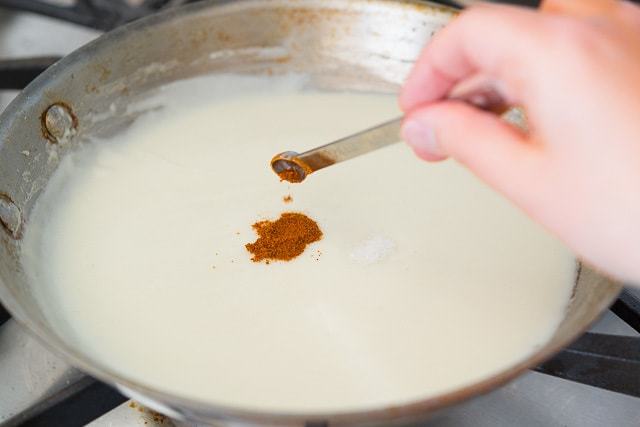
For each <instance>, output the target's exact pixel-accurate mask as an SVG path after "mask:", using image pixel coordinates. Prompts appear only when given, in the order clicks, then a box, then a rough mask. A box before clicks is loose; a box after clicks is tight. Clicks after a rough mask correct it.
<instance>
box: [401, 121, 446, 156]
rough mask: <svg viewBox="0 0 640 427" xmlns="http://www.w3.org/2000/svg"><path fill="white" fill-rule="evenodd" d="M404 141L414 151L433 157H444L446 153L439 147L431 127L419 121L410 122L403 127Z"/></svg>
mask: <svg viewBox="0 0 640 427" xmlns="http://www.w3.org/2000/svg"><path fill="white" fill-rule="evenodd" d="M402 139H404V140H405V141H406V142H407V143H408V144H409V145H410V146H411V148H413V150H414V151H417V152H420V153H425V152H426V153H429V154H431V155H433V156H443V155H444V152H443V151H442V149H441V148H440V147H439V146H438V142H437V141H436V134H435V132H434V131H433V129H431V128H430V127H429V126H427V125H425V124H424V123H422V122H420V121H417V120H408V121H407V122H406V123H405V124H404V125H403V126H402Z"/></svg>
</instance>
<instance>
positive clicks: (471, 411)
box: [0, 0, 640, 427]
mask: <svg viewBox="0 0 640 427" xmlns="http://www.w3.org/2000/svg"><path fill="white" fill-rule="evenodd" d="M62 1H64V0H62ZM522 3H531V1H527V0H522ZM99 34H100V32H99V31H96V30H92V29H88V28H85V27H80V26H77V25H73V24H69V23H64V22H61V21H56V20H53V19H50V18H44V17H41V16H36V15H32V14H29V13H23V12H8V11H4V10H1V9H0V59H4V58H20V57H31V56H38V55H64V54H66V53H69V52H71V51H72V50H74V49H76V48H77V47H79V46H81V45H83V44H85V43H86V42H88V41H90V40H92V39H93V38H95V37H97V36H98V35H99ZM16 94H17V92H16V91H1V92H0V111H1V110H2V109H4V108H5V107H6V105H7V104H8V103H9V102H10V100H11V99H12V98H13V97H14V96H15V95H16ZM6 317H7V316H6V313H3V310H2V308H1V307H0V323H1V322H2V321H3V319H4V318H6ZM593 331H595V332H601V333H609V334H617V335H629V336H637V335H638V334H637V332H636V331H635V330H634V329H632V328H631V327H629V325H627V324H626V323H625V322H623V321H622V320H620V318H618V317H617V316H616V315H614V314H613V313H611V312H607V313H606V314H605V316H604V317H603V318H602V319H601V320H600V322H599V323H598V324H596V325H595V326H594V328H593ZM35 365H39V366H45V368H44V369H42V368H38V369H35V368H34V367H33V366H35ZM83 378H84V377H83V376H82V374H80V373H78V372H77V371H75V370H74V369H72V368H70V367H68V366H67V365H66V364H65V363H64V362H63V361H61V360H59V359H58V358H57V357H55V356H53V355H51V354H50V353H49V352H48V351H46V350H45V349H43V348H42V347H41V346H40V345H39V344H38V343H37V342H35V341H33V340H32V339H31V338H29V337H28V336H25V335H24V334H23V333H22V331H21V330H20V327H19V326H18V325H16V324H15V322H13V321H8V322H5V323H4V324H1V325H0V426H1V425H9V422H11V424H12V425H25V426H58V425H65V426H73V425H85V424H88V423H89V425H91V426H94V427H102V426H105V427H106V426H129V425H130V426H140V425H147V426H153V425H158V426H171V425H178V424H177V423H175V422H174V421H171V420H169V419H166V418H165V417H161V416H158V414H155V413H153V412H152V411H148V410H146V409H145V408H143V407H141V406H140V405H138V404H137V403H135V402H132V401H129V400H127V399H126V398H124V397H122V396H121V395H119V394H118V393H117V392H116V391H115V390H112V389H111V388H109V387H107V386H105V385H103V384H100V383H97V382H94V381H92V380H89V379H86V378H85V379H83ZM638 380H639V381H640V379H638ZM43 384H44V386H43ZM65 384H67V385H68V384H79V385H78V386H77V387H76V388H77V389H81V390H82V391H81V392H79V393H75V392H77V391H78V390H75V389H73V390H69V387H67V388H66V389H65V387H64V385H65ZM43 390H45V394H46V391H47V390H48V391H52V390H53V391H54V392H53V393H51V394H52V395H53V396H56V395H60V393H59V392H58V393H57V394H56V392H55V390H65V391H64V393H66V394H70V395H71V397H66V396H62V395H60V396H59V398H60V400H61V401H62V403H59V404H57V405H53V406H52V408H51V409H48V410H47V411H45V412H43V413H42V414H41V415H39V416H36V417H33V418H30V419H28V420H26V421H24V419H26V417H23V418H20V417H16V415H19V414H20V413H21V412H23V411H28V410H29V408H32V407H33V406H34V405H35V404H36V402H37V401H38V400H39V398H41V397H42V396H39V395H38V393H40V394H42V393H43ZM74 391H75V392H74ZM72 392H74V393H72ZM64 393H63V394H64ZM65 397H66V398H65ZM63 398H64V399H63ZM181 425H184V424H181ZM428 425H429V426H435V427H449V426H451V427H453V426H456V427H466V426H469V427H471V426H473V427H482V426H492V427H499V426H522V427H534V426H545V427H554V426H558V427H560V426H565V427H574V426H575V427H600V426H615V427H617V426H620V427H627V426H629V427H631V426H640V399H639V398H634V397H629V396H626V395H622V394H618V393H613V392H609V391H605V390H602V389H598V388H595V387H590V386H586V385H582V384H578V383H574V382H571V381H567V380H563V379H559V378H555V377H552V376H548V375H545V374H541V373H537V372H529V373H527V374H526V375H523V376H522V377H520V378H518V379H517V380H515V381H513V382H512V383H510V384H508V385H507V386H505V387H503V388H501V389H499V390H496V391H494V392H492V393H490V394H488V395H486V396H483V397H480V398H477V399H474V400H472V401H470V402H468V403H465V404H462V405H459V406H457V407H456V408H454V409H453V410H452V411H451V412H449V413H447V414H446V415H444V416H442V417H441V418H438V419H436V420H433V421H432V422H430V423H429V424H428Z"/></svg>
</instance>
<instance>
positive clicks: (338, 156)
mask: <svg viewBox="0 0 640 427" xmlns="http://www.w3.org/2000/svg"><path fill="white" fill-rule="evenodd" d="M402 119H403V117H398V118H396V119H394V120H390V121H388V122H385V123H382V124H380V125H378V126H375V127H372V128H369V129H367V130H364V131H362V132H358V133H356V134H353V135H350V136H347V137H346V138H342V139H339V140H337V141H334V142H331V143H329V144H326V145H323V146H321V147H317V148H314V149H313V150H309V151H306V152H304V153H302V154H299V155H298V158H299V159H300V160H301V161H302V162H304V163H305V164H306V165H307V166H308V167H309V169H310V171H309V172H315V171H317V170H320V169H322V168H325V167H327V166H331V165H333V164H335V163H339V162H342V161H345V160H349V159H352V158H354V157H357V156H360V155H362V154H366V153H368V152H370V151H374V150H377V149H379V148H382V147H385V146H387V145H391V144H394V143H396V142H399V141H400V139H401V138H400V125H401V124H402Z"/></svg>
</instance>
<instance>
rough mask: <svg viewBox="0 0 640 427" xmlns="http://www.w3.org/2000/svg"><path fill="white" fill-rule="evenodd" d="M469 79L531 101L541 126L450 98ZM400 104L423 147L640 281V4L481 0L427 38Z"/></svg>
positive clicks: (608, 268) (619, 274) (516, 100)
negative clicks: (537, 7) (523, 127)
mask: <svg viewBox="0 0 640 427" xmlns="http://www.w3.org/2000/svg"><path fill="white" fill-rule="evenodd" d="M469 81H474V82H476V83H477V82H480V81H482V82H483V84H485V85H487V84H488V85H490V86H491V87H492V88H493V90H495V91H497V92H498V93H499V94H500V96H501V97H502V98H503V99H504V100H505V101H506V102H507V103H508V104H509V105H519V106H522V107H523V108H524V110H525V111H526V114H527V119H528V125H529V131H528V132H527V133H524V132H522V131H519V130H517V129H515V128H514V127H512V126H510V125H508V124H507V123H506V122H504V121H503V120H501V119H499V118H498V117H497V116H495V115H493V114H491V113H488V112H484V111H481V110H479V109H476V108H473V107H471V106H469V105H468V104H465V103H463V102H459V101H453V100H450V99H447V97H448V96H449V95H450V93H451V91H452V90H454V88H455V87H456V86H458V87H459V85H461V84H465V83H468V82H469ZM400 105H401V108H402V109H403V110H404V112H405V113H406V116H407V117H406V120H405V123H404V125H403V137H404V139H405V140H406V141H407V142H408V143H409V144H410V145H411V146H412V148H413V149H414V151H415V152H416V154H417V155H418V156H420V157H422V158H423V159H425V160H429V161H437V160H443V159H445V158H446V157H452V158H454V159H455V160H457V161H459V162H460V163H462V164H464V165H465V166H467V167H468V168H469V169H470V170H471V171H473V172H474V173H475V174H476V175H477V176H478V177H479V178H481V179H482V180H484V181H485V182H487V183H488V184H489V185H490V186H492V187H493V188H495V189H496V190H498V191H499V192H501V193H502V194H503V195H505V196H506V197H507V198H509V199H510V200H511V201H513V202H514V203H515V204H516V205H518V206H519V207H520V208H521V209H523V210H524V211H525V212H526V213H527V214H528V215H530V216H531V217H532V218H533V219H534V220H536V221H538V222H539V223H541V224H542V225H544V226H545V227H547V228H548V229H549V230H550V231H551V232H553V233H554V234H556V235H557V236H559V237H560V238H561V239H562V240H563V241H564V242H565V243H566V244H567V245H568V246H569V247H570V248H572V249H573V250H574V251H575V252H576V253H577V254H578V255H579V256H580V257H582V258H583V259H584V260H585V261H587V262H589V263H590V264H592V265H594V266H595V267H597V268H599V269H601V270H603V271H605V272H608V273H609V274H611V275H613V276H615V277H616V278H619V279H623V280H628V281H635V282H636V283H640V8H638V7H636V6H633V5H631V4H630V3H626V2H618V1H614V0H588V1H587V0H555V1H547V2H546V3H545V11H544V12H539V11H532V10H525V9H521V8H516V7H510V6H493V5H492V6H489V5H488V6H481V7H474V8H471V9H469V10H467V11H465V12H463V13H462V14H461V15H460V16H459V17H458V18H457V19H456V20H455V21H454V22H452V23H451V24H449V25H448V26H447V27H446V28H444V29H443V30H442V31H441V32H440V33H438V34H437V35H436V36H435V37H434V39H433V41H432V42H431V43H430V44H429V45H428V46H427V47H426V48H425V50H424V52H423V53H422V55H421V57H420V58H419V60H418V62H417V64H416V66H415V68H414V69H413V71H412V73H411V75H410V76H409V78H408V79H407V81H406V83H405V85H404V87H403V90H402V93H401V96H400Z"/></svg>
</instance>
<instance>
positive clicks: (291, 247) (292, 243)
mask: <svg viewBox="0 0 640 427" xmlns="http://www.w3.org/2000/svg"><path fill="white" fill-rule="evenodd" d="M253 229H254V230H256V233H258V240H256V241H255V242H253V243H247V244H246V245H245V248H247V250H248V251H249V252H250V253H251V254H252V255H253V257H252V258H251V260H252V261H254V262H260V261H266V262H267V264H268V263H269V261H272V260H278V261H290V260H292V259H294V258H296V257H297V256H299V255H300V254H302V253H303V252H304V250H305V248H306V247H307V245H309V244H311V243H313V242H317V241H318V240H320V239H321V238H322V231H321V230H320V227H318V224H316V222H315V221H314V220H312V219H311V218H309V217H308V216H306V215H304V214H301V213H297V212H285V213H283V214H282V215H280V218H278V219H277V220H276V221H259V222H256V223H255V224H253Z"/></svg>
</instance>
